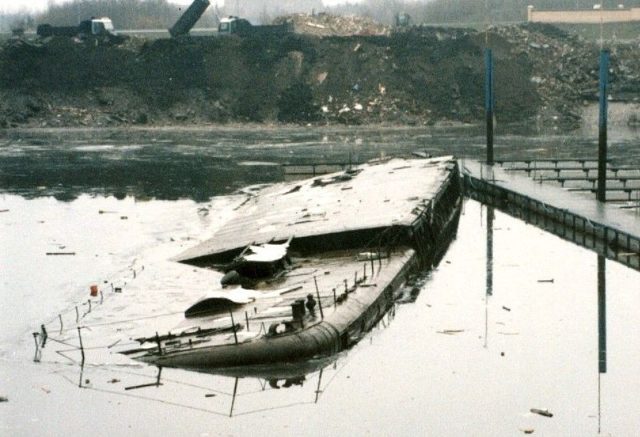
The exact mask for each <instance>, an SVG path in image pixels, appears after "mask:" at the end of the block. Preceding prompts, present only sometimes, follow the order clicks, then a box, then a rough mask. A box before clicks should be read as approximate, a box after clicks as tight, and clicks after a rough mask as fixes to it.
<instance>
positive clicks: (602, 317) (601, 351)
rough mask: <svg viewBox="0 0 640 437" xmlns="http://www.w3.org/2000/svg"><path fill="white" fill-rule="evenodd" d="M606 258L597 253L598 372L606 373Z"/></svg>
mask: <svg viewBox="0 0 640 437" xmlns="http://www.w3.org/2000/svg"><path fill="white" fill-rule="evenodd" d="M606 262H607V261H606V259H605V257H604V256H602V255H598V372H599V373H607V276H606V275H607V273H606Z"/></svg>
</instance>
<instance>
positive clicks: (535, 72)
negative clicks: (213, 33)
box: [0, 14, 640, 129]
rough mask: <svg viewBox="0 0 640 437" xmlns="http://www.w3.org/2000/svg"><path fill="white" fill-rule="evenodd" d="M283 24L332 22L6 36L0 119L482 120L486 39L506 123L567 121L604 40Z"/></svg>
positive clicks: (576, 114)
mask: <svg viewBox="0 0 640 437" xmlns="http://www.w3.org/2000/svg"><path fill="white" fill-rule="evenodd" d="M284 19H293V20H294V22H295V23H296V28H298V29H300V26H301V24H300V23H314V24H317V25H318V26H320V25H321V26H324V27H323V28H321V27H318V26H309V27H308V28H309V29H310V33H312V35H309V34H301V33H290V34H287V35H279V36H277V37H259V36H253V37H252V36H249V37H245V38H240V37H228V38H216V37H205V38H203V37H200V38H191V39H181V40H172V39H161V40H155V41H152V40H149V41H145V40H142V39H130V40H128V41H126V42H125V43H124V44H121V45H119V46H114V45H100V44H98V45H96V44H90V43H88V42H86V41H77V40H72V39H63V38H50V39H45V40H40V41H34V40H11V41H8V42H5V43H4V44H3V45H0V127H16V126H112V125H131V124H153V125H184V124H206V123H227V122H257V123H305V124H307V123H312V124H313V123H315V124H336V123H340V124H350V125H353V124H377V123H386V124H394V125H431V124H436V123H468V124H474V123H482V122H483V120H484V74H485V71H484V70H485V67H484V49H485V47H486V44H487V41H488V43H489V46H490V47H491V48H492V51H493V53H494V67H495V68H494V80H495V95H496V111H495V114H496V117H497V119H498V122H501V123H521V122H527V123H530V122H531V121H535V122H537V123H539V124H540V125H542V126H545V127H553V128H560V129H570V128H573V127H577V125H578V123H579V122H580V120H581V115H582V114H581V112H582V108H583V106H584V105H585V104H586V103H589V102H594V101H596V100H597V97H598V51H599V47H597V46H596V45H595V44H593V43H589V42H586V41H584V40H582V39H580V38H578V37H576V36H571V35H568V34H565V33H563V32H561V31H560V30H559V29H557V28H555V27H552V26H545V25H531V24H528V25H514V26H499V27H492V28H490V29H489V30H488V32H487V33H485V32H477V31H475V30H472V29H459V28H437V27H419V26H417V27H410V28H405V29H403V30H402V31H401V32H391V33H388V32H389V30H388V29H386V28H384V26H379V25H375V26H379V27H370V25H373V24H375V23H373V24H372V23H371V22H370V21H369V20H368V19H363V18H353V17H331V16H327V15H323V14H318V15H312V16H311V15H295V16H289V17H285V18H284ZM312 20H313V21H312ZM323 20H324V21H323ZM314 32H315V33H314ZM320 32H327V33H326V34H325V33H320ZM358 33H365V34H358ZM318 35H321V36H318ZM341 35H349V36H341ZM639 54H640V47H639V45H638V43H637V42H636V43H626V44H621V43H618V44H616V45H615V46H613V47H612V49H611V63H610V87H609V90H610V96H609V97H610V98H613V99H618V98H624V99H627V100H637V99H638V97H639V96H640V73H639V72H640V56H638V55H639Z"/></svg>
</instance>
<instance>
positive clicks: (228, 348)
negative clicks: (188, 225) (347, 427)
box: [123, 157, 461, 371]
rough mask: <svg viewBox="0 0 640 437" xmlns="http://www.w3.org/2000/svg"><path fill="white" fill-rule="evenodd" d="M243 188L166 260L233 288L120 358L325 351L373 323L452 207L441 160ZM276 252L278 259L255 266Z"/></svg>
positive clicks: (182, 360) (449, 163)
mask: <svg viewBox="0 0 640 437" xmlns="http://www.w3.org/2000/svg"><path fill="white" fill-rule="evenodd" d="M246 192H247V193H248V197H247V200H246V201H245V202H244V203H242V204H241V205H240V206H239V207H238V208H237V211H236V215H235V218H234V219H232V220H231V221H230V222H228V223H227V224H226V225H225V226H223V227H222V228H221V229H220V230H219V231H218V232H216V234H215V235H214V236H213V238H211V239H209V240H207V241H205V242H203V243H201V244H199V245H197V246H196V247H193V248H191V249H189V250H187V251H186V252H184V253H182V254H180V255H179V256H177V257H176V258H175V260H176V261H179V262H183V263H188V264H192V265H196V266H199V267H202V268H213V269H216V270H218V271H220V272H223V273H225V277H224V278H223V280H222V283H223V284H224V283H225V278H234V280H237V283H235V284H233V285H231V286H227V285H225V286H224V288H223V287H222V286H221V285H217V284H211V285H212V290H215V291H214V294H213V295H212V294H210V296H209V297H207V296H205V297H204V298H203V299H202V300H200V301H199V302H197V303H196V304H195V305H194V307H195V308H197V309H198V311H197V313H199V314H198V315H197V316H195V317H189V315H188V314H187V313H185V315H186V317H185V320H184V321H183V322H182V323H181V324H180V325H179V326H176V328H175V329H173V330H172V331H171V332H169V333H168V334H163V335H159V334H156V336H155V337H153V336H151V337H145V338H141V339H138V341H139V342H140V347H139V348H137V349H133V350H126V351H123V353H125V354H127V355H129V356H131V357H132V358H135V359H138V360H140V361H145V362H148V363H152V364H155V365H158V366H163V367H181V368H187V369H192V370H199V371H211V370H212V369H214V368H228V367H236V366H247V365H249V366H255V365H268V364H271V363H283V362H292V361H299V360H306V359H310V358H316V357H319V356H329V355H331V354H334V353H336V352H338V351H340V350H342V349H344V348H347V347H349V346H350V345H352V344H353V343H354V342H356V341H358V339H359V338H361V336H362V335H363V333H365V332H367V331H368V330H370V329H371V328H372V327H373V326H374V325H375V323H377V321H378V320H380V318H382V316H383V315H384V314H385V313H386V312H387V311H388V310H389V308H390V307H391V306H392V305H393V302H394V301H395V298H396V296H397V292H398V291H399V290H400V289H401V288H402V287H403V286H404V284H405V282H406V280H407V278H408V277H409V275H410V273H411V272H414V271H416V270H417V269H418V268H419V267H429V266H431V265H432V263H434V262H436V261H437V260H439V258H440V257H441V256H442V254H443V253H444V251H445V250H446V248H447V246H448V243H449V242H450V241H451V239H452V238H453V237H454V236H455V233H456V230H457V223H458V219H459V214H460V209H461V183H460V175H459V172H458V166H457V163H456V161H455V160H454V159H453V158H452V157H444V158H438V159H390V160H384V161H377V162H369V163H366V164H363V165H360V166H358V167H351V168H348V169H346V170H345V171H342V172H338V173H332V174H328V175H323V176H317V177H315V178H311V179H306V180H303V181H296V182H290V183H281V184H275V185H272V186H268V187H266V188H265V187H262V188H261V189H258V190H256V191H253V190H247V191H246ZM284 247H286V249H287V253H286V256H284V257H282V258H281V259H280V258H278V259H277V260H275V262H273V263H271V264H269V265H268V266H267V265H266V264H267V263H263V264H261V265H260V262H258V263H256V261H255V260H256V259H258V258H260V257H261V256H263V254H268V253H279V252H280V251H281V249H282V248H284ZM247 254H249V255H247ZM276 258H277V257H276ZM247 260H252V261H251V262H252V264H251V265H250V266H249V267H250V268H246V267H247V264H244V263H245V262H246V261H247ZM238 266H239V267H238ZM266 267H268V268H266ZM265 272H267V274H265ZM252 275H253V276H252ZM205 291H206V290H203V292H205ZM207 307H208V308H209V311H211V313H210V314H207V313H205V312H201V310H206V309H207ZM192 308H193V307H192Z"/></svg>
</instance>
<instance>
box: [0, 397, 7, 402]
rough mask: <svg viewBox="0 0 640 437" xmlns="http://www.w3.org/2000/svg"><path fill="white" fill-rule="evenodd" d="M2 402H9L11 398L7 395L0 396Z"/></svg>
mask: <svg viewBox="0 0 640 437" xmlns="http://www.w3.org/2000/svg"><path fill="white" fill-rule="evenodd" d="M0 402H9V398H8V397H5V396H0Z"/></svg>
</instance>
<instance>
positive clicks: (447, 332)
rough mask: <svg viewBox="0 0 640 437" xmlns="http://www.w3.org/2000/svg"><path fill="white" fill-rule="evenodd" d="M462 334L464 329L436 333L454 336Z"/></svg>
mask: <svg viewBox="0 0 640 437" xmlns="http://www.w3.org/2000/svg"><path fill="white" fill-rule="evenodd" d="M461 332H464V329H445V330H442V331H436V333H437V334H446V335H455V334H460V333H461Z"/></svg>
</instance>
